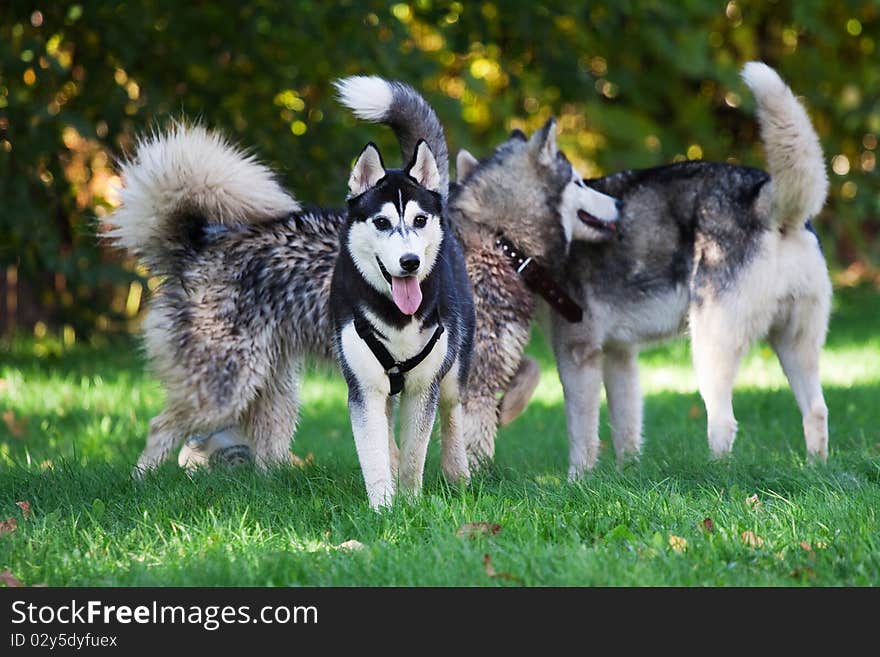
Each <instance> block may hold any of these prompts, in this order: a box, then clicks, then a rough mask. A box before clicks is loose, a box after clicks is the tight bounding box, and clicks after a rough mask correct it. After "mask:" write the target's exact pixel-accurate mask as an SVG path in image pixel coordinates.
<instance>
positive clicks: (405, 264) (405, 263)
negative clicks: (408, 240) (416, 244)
mask: <svg viewBox="0 0 880 657" xmlns="http://www.w3.org/2000/svg"><path fill="white" fill-rule="evenodd" d="M420 262H421V261H420V260H419V256H417V255H416V254H415V253H404V254H403V255H402V256H400V268H401V269H403V271H406V272H414V271H415V270H416V269H418V268H419V263H420Z"/></svg>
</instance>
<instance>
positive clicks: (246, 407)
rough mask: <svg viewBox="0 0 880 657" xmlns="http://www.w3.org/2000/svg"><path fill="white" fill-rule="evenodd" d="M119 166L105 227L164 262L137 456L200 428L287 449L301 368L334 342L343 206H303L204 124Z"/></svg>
mask: <svg viewBox="0 0 880 657" xmlns="http://www.w3.org/2000/svg"><path fill="white" fill-rule="evenodd" d="M121 173H122V178H123V181H124V187H123V189H122V190H121V200H122V206H121V207H120V208H119V209H118V210H117V211H116V212H115V213H114V214H113V215H111V216H110V217H108V218H107V220H106V222H107V223H108V224H109V233H108V234H109V237H110V238H111V239H112V240H113V241H115V243H116V244H118V245H119V246H122V247H125V248H127V249H129V251H131V252H132V253H134V254H135V255H137V256H139V258H140V259H141V261H142V263H143V264H144V265H145V266H147V267H148V268H149V269H150V270H151V272H152V273H153V274H155V275H160V276H162V283H161V285H160V286H159V288H158V289H157V290H156V292H155V296H154V298H153V299H152V300H151V303H150V307H149V311H148V313H147V316H146V318H145V321H144V335H145V342H146V349H147V352H148V355H149V357H150V362H151V365H152V366H153V369H154V371H155V373H156V376H157V377H158V378H159V379H160V380H161V381H162V383H163V384H164V387H165V392H166V401H165V408H164V409H163V410H162V412H161V413H160V414H159V415H157V416H156V417H155V418H153V420H152V422H151V423H150V432H149V435H148V437H147V445H146V447H145V449H144V451H143V453H142V454H141V456H140V459H139V460H138V470H139V471H141V472H143V471H145V470H147V469H150V468H153V467H155V466H157V465H158V464H160V463H161V462H162V461H164V460H165V459H166V458H167V457H168V456H169V454H170V453H171V452H172V450H174V449H176V448H177V446H178V445H179V444H180V442H181V441H182V440H183V438H185V437H187V436H191V435H194V434H209V435H210V434H219V435H220V436H222V437H223V438H224V439H225V442H226V444H227V445H228V444H229V443H230V442H231V443H233V445H231V446H232V447H234V446H235V443H241V442H242V438H246V443H247V444H249V445H250V446H252V448H253V453H254V455H255V457H256V459H257V462H258V463H259V464H261V465H269V464H272V463H276V462H287V461H288V460H289V458H290V457H289V445H290V437H291V435H292V434H293V430H294V426H295V424H296V419H297V412H298V404H297V391H298V378H299V371H300V368H301V366H302V364H303V361H304V360H306V359H308V358H316V359H319V360H328V359H331V358H332V354H333V351H332V339H331V336H332V327H331V319H330V312H329V308H328V303H327V301H328V297H329V289H330V279H331V276H332V273H333V266H334V263H335V262H336V256H337V253H338V251H339V233H340V230H341V227H342V226H343V224H344V221H345V212H344V211H341V210H340V211H334V210H319V211H305V210H303V209H302V208H301V207H300V205H299V203H297V202H296V201H295V200H294V199H293V198H291V197H290V196H289V195H288V194H287V193H286V192H285V191H284V190H282V189H281V187H280V186H279V185H278V184H277V183H276V182H275V180H274V178H273V176H272V174H271V172H270V171H269V170H268V169H267V168H266V167H264V166H262V165H261V164H260V163H259V162H257V161H256V160H255V159H254V158H253V157H252V156H249V155H247V154H245V153H244V152H242V151H241V150H240V149H238V148H236V147H234V146H232V145H230V144H229V143H228V142H227V141H225V140H224V139H223V138H222V137H221V136H219V135H217V134H214V133H211V132H209V131H207V130H205V129H204V128H202V127H200V126H192V127H187V126H185V125H175V126H174V127H172V128H171V129H169V130H168V131H166V132H164V133H156V134H154V135H152V136H151V137H149V138H147V139H145V140H143V141H142V142H140V144H139V145H138V147H137V151H136V153H135V155H134V157H133V158H132V159H131V160H129V161H128V162H126V163H124V164H123V166H122V171H121ZM230 436H232V437H233V438H237V440H235V439H232V440H231V439H230Z"/></svg>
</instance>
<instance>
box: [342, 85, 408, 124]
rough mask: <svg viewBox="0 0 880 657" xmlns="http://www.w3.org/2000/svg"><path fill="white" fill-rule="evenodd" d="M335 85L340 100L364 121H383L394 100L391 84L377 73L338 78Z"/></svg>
mask: <svg viewBox="0 0 880 657" xmlns="http://www.w3.org/2000/svg"><path fill="white" fill-rule="evenodd" d="M333 86H334V87H336V92H337V95H338V98H339V102H341V103H342V104H343V105H345V106H346V107H348V108H349V109H351V110H352V111H353V112H354V115H355V116H356V117H358V118H359V119H363V120H364V121H372V122H374V123H376V122H380V121H382V120H383V119H384V118H385V116H386V114H387V113H388V111H389V110H390V109H391V103H392V102H393V100H394V92H393V91H392V89H391V85H390V84H388V82H387V81H385V80H383V79H382V78H380V77H378V76H376V75H353V76H351V77H347V78H342V79H340V80H336V82H334V83H333Z"/></svg>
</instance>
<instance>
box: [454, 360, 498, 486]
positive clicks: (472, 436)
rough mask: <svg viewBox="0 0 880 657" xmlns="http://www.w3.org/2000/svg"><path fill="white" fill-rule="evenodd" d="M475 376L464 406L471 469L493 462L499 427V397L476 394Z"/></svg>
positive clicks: (463, 427) (464, 423) (463, 424)
mask: <svg viewBox="0 0 880 657" xmlns="http://www.w3.org/2000/svg"><path fill="white" fill-rule="evenodd" d="M476 388H477V386H476V385H474V384H473V377H472V378H471V383H470V384H469V390H468V395H467V397H466V398H465V400H464V404H463V407H462V430H463V432H464V442H465V450H466V453H467V459H468V463H469V465H470V468H471V469H477V468H480V467H482V466H484V465H486V464H488V463H491V462H492V459H493V458H494V457H495V431H496V429H497V427H498V399H496V398H495V397H494V396H492V395H486V394H476V393H477V391H476V390H475V389H476Z"/></svg>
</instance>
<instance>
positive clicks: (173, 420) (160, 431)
mask: <svg viewBox="0 0 880 657" xmlns="http://www.w3.org/2000/svg"><path fill="white" fill-rule="evenodd" d="M178 418H179V414H178V413H177V412H175V411H174V410H173V409H171V408H170V407H166V408H165V409H164V410H163V411H162V412H161V413H159V415H157V416H156V417H154V418H153V419H152V420H150V433H149V434H148V435H147V445H146V447H144V451H143V452H141V455H140V458H138V462H137V465H136V466H135V476H138V477H140V476H143V475H144V474H145V473H146V472H147V471H148V470H152V469H153V468H156V467H158V466H159V465H161V464H162V463H163V462H164V461H166V460H167V459H168V456H169V455H170V454H171V452H173V451H174V450H175V449H176V448H177V447H178V446H179V445H180V444H181V443H182V442H183V440H184V438H186V437H187V436H188V435H189V433H188V431H187V425H186V424H184V423H181V422H180V421H179V419H178Z"/></svg>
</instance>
